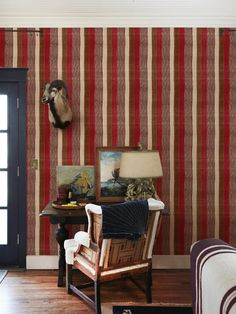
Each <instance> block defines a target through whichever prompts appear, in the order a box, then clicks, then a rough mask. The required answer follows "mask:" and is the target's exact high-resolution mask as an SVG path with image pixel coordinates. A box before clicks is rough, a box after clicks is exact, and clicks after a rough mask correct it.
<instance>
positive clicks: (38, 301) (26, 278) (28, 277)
mask: <svg viewBox="0 0 236 314" xmlns="http://www.w3.org/2000/svg"><path fill="white" fill-rule="evenodd" d="M91 291H92V290H91ZM152 292H153V302H154V303H163V304H171V305H173V304H174V305H176V304H188V305H191V289H190V274H189V271H187V270H158V271H156V270H155V271H154V272H153V289H152ZM101 293H102V296H101V300H102V303H114V304H116V303H120V302H124V303H125V302H140V303H145V296H144V294H143V293H142V292H141V291H139V290H138V289H137V288H136V287H135V285H134V284H133V283H132V282H130V281H129V280H117V281H114V282H112V283H105V284H104V285H102V289H101ZM0 313H1V314H37V313H50V314H58V313H59V314H60V313H62V314H64V313H65V314H66V313H68V314H69V313H70V314H71V313H73V314H77V313H78V314H93V313H94V312H93V310H92V309H90V307H89V306H88V305H87V304H85V303H84V302H83V301H81V300H80V299H78V298H77V297H76V296H75V295H73V294H71V295H69V294H67V292H66V289H65V288H64V287H62V288H58V287H57V272H56V271H35V270H34V271H30V270H28V271H24V272H13V271H11V272H8V274H7V276H6V277H5V279H4V280H3V282H2V283H1V284H0Z"/></svg>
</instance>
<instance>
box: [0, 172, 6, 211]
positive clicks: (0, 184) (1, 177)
mask: <svg viewBox="0 0 236 314" xmlns="http://www.w3.org/2000/svg"><path fill="white" fill-rule="evenodd" d="M0 191H1V193H0V206H1V207H7V171H0Z"/></svg>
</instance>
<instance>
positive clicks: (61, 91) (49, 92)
mask: <svg viewBox="0 0 236 314" xmlns="http://www.w3.org/2000/svg"><path fill="white" fill-rule="evenodd" d="M42 103H43V104H48V107H49V110H48V118H49V121H50V122H51V123H52V124H53V126H54V127H55V128H59V129H64V128H65V127H67V126H68V125H70V123H71V120H72V112H71V109H70V106H69V102H68V92H67V87H66V85H65V83H64V81H62V80H55V81H53V82H51V83H46V84H45V89H44V93H43V97H42Z"/></svg>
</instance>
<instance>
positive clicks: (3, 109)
mask: <svg viewBox="0 0 236 314" xmlns="http://www.w3.org/2000/svg"><path fill="white" fill-rule="evenodd" d="M7 111H8V110H7V95H0V130H7Z"/></svg>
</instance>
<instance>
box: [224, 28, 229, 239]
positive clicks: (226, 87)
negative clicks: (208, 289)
mask: <svg viewBox="0 0 236 314" xmlns="http://www.w3.org/2000/svg"><path fill="white" fill-rule="evenodd" d="M229 48H230V40H229V33H225V35H224V96H223V97H224V103H223V108H224V115H223V119H224V135H223V136H224V150H223V152H224V162H223V167H224V191H223V199H224V238H223V240H224V241H226V242H229V233H230V229H229V219H230V212H229V202H230V200H229V190H230V173H229V165H230V163H229V147H230V128H229V95H230V94H229V93H230V89H229Z"/></svg>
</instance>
